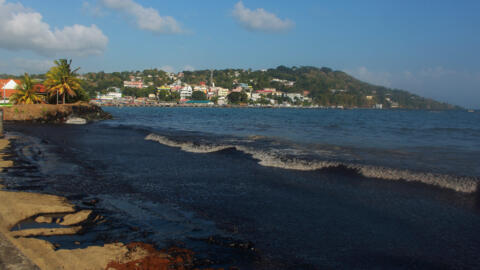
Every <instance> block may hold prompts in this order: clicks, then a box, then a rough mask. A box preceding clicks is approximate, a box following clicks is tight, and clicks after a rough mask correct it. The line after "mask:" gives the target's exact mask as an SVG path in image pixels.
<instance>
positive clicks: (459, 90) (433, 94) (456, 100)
mask: <svg viewBox="0 0 480 270" xmlns="http://www.w3.org/2000/svg"><path fill="white" fill-rule="evenodd" d="M346 72H347V73H349V74H351V75H353V76H354V77H356V78H358V79H360V80H363V81H366V82H369V83H373V84H376V85H382V86H386V87H391V88H398V89H404V90H407V91H410V92H412V93H415V94H418V95H420V96H424V97H428V98H433V99H436V100H439V101H443V102H448V103H452V104H457V105H461V106H465V107H469V108H478V106H479V104H478V100H480V92H479V91H478V89H480V72H479V71H469V70H455V69H451V68H445V67H442V66H433V67H425V68H419V69H413V70H405V71H392V72H387V71H372V70H369V69H368V68H366V67H359V68H356V69H353V70H346Z"/></svg>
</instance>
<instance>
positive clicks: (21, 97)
mask: <svg viewBox="0 0 480 270" xmlns="http://www.w3.org/2000/svg"><path fill="white" fill-rule="evenodd" d="M10 102H12V103H13V104H35V103H41V102H43V99H42V97H40V96H39V95H37V93H36V91H35V90H34V89H33V83H32V80H31V79H30V76H28V73H25V77H24V79H23V82H22V84H21V85H19V86H17V91H16V92H15V93H14V94H12V95H11V96H10Z"/></svg>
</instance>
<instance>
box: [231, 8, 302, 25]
mask: <svg viewBox="0 0 480 270" xmlns="http://www.w3.org/2000/svg"><path fill="white" fill-rule="evenodd" d="M233 17H234V18H235V19H236V20H237V22H238V23H239V24H240V25H241V26H243V27H245V28H246V29H248V30H250V31H265V32H281V31H286V30H289V29H290V28H292V27H293V26H294V23H293V22H292V21H291V20H289V19H284V20H282V19H280V18H278V17H277V15H275V14H273V13H270V12H268V11H266V10H264V9H263V8H258V9H256V10H251V9H248V8H246V7H245V6H244V5H243V2H242V1H240V2H238V3H237V4H236V5H235V7H234V9H233Z"/></svg>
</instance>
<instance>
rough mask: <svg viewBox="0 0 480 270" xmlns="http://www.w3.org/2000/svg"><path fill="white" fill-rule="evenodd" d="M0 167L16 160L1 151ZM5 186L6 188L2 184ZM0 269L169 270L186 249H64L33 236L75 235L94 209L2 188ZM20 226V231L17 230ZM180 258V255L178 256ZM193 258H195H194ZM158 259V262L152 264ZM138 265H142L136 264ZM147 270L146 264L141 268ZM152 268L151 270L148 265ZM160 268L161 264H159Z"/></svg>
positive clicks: (0, 142) (2, 143)
mask: <svg viewBox="0 0 480 270" xmlns="http://www.w3.org/2000/svg"><path fill="white" fill-rule="evenodd" d="M8 146H9V141H8V140H7V139H0V152H4V150H5V148H7V147H8ZM0 158H1V160H0V167H1V169H2V170H3V169H4V168H7V167H11V166H13V162H12V161H9V160H6V157H5V155H3V154H2V155H0ZM0 189H3V186H0ZM0 202H2V203H1V204H0V268H2V269H4V268H5V269H12V268H13V269H38V268H40V269H132V268H129V267H132V266H135V267H138V266H139V265H140V266H141V265H142V264H145V262H144V259H146V258H148V260H149V261H148V263H150V264H151V263H156V267H158V269H162V268H165V269H166V268H167V267H168V266H169V265H171V263H172V262H175V263H176V264H182V265H183V264H185V263H186V262H188V260H186V259H185V256H184V254H188V252H185V251H184V250H180V252H178V251H177V253H178V254H180V255H179V256H180V257H178V256H171V254H169V253H168V252H161V251H156V250H155V249H154V248H153V247H152V246H149V245H145V244H141V243H139V244H135V245H124V244H122V243H114V244H106V245H104V246H91V247H87V248H83V249H73V250H62V249H59V248H58V247H56V246H54V245H53V244H52V243H50V242H48V241H45V240H40V239H35V238H33V237H34V236H41V235H62V234H76V233H78V232H79V231H81V230H82V223H84V222H85V221H87V220H88V219H90V218H92V217H91V211H77V209H76V208H75V206H74V205H72V204H71V203H69V202H68V201H67V200H66V199H65V198H62V197H59V196H53V195H45V194H34V193H26V192H10V191H5V190H0ZM52 214H55V215H57V216H61V215H63V217H61V218H56V220H57V221H58V222H57V223H59V224H60V225H63V226H64V228H48V226H47V227H46V228H36V229H24V230H22V228H21V226H20V225H19V224H21V222H22V221H24V220H26V219H29V218H34V219H35V220H36V221H40V222H41V224H48V223H51V222H54V219H52V218H48V215H52ZM13 228H16V230H12V229H13ZM179 258H180V259H179ZM189 258H191V257H189ZM152 261H153V262H152ZM135 269H137V268H135ZM141 269H143V268H141ZM145 269H147V268H145ZM156 269H157V268H156Z"/></svg>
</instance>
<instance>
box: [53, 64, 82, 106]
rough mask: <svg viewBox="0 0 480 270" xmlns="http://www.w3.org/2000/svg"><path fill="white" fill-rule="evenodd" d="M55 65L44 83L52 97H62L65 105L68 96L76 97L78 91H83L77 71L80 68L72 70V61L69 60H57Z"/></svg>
mask: <svg viewBox="0 0 480 270" xmlns="http://www.w3.org/2000/svg"><path fill="white" fill-rule="evenodd" d="M54 63H55V65H56V66H54V67H52V68H51V69H50V70H49V71H48V73H47V79H46V81H45V82H44V84H45V87H46V88H47V90H48V92H49V94H50V96H53V95H57V104H58V96H59V95H60V96H62V98H63V104H65V97H66V95H68V96H70V97H75V96H76V95H77V91H81V89H82V87H81V85H80V80H79V79H78V78H77V74H76V73H77V71H78V70H79V69H80V68H76V69H74V70H72V68H71V64H72V60H70V61H68V60H67V59H59V60H55V62H54Z"/></svg>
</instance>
